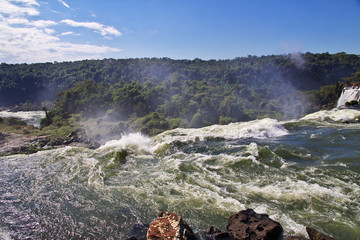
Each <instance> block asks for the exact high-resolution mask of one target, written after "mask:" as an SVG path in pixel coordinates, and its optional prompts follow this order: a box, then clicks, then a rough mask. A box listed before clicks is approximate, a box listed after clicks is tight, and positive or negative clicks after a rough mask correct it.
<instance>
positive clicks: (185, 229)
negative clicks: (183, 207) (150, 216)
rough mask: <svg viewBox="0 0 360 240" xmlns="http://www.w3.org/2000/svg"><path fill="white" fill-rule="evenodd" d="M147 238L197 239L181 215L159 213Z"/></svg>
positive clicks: (153, 239) (150, 227) (170, 239)
mask: <svg viewBox="0 0 360 240" xmlns="http://www.w3.org/2000/svg"><path fill="white" fill-rule="evenodd" d="M146 238H147V239H148V240H155V239H156V240H158V239H168V240H172V239H174V240H175V239H177V240H178V239H184V240H192V239H196V237H195V235H194V233H193V231H192V229H191V228H190V227H189V225H188V224H187V223H186V222H185V220H183V219H182V217H180V216H179V215H177V214H176V213H172V212H159V213H158V218H157V219H155V220H154V221H153V222H152V223H151V224H150V226H149V230H148V232H147V235H146Z"/></svg>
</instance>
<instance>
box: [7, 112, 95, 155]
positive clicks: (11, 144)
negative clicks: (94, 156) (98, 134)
mask: <svg viewBox="0 0 360 240" xmlns="http://www.w3.org/2000/svg"><path fill="white" fill-rule="evenodd" d="M0 129H1V131H0V156H7V155H12V154H31V153H35V152H38V151H43V150H48V149H54V148H59V147H64V146H76V147H87V148H92V149H95V148H98V147H99V146H100V143H98V142H96V141H94V140H92V139H89V138H88V137H87V134H86V132H85V130H83V129H81V128H79V127H78V126H77V125H67V126H60V127H57V128H51V127H47V128H44V129H40V128H38V127H35V126H33V125H28V124H26V122H25V121H22V120H19V119H16V118H0Z"/></svg>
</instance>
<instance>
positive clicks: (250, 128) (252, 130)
mask: <svg viewBox="0 0 360 240" xmlns="http://www.w3.org/2000/svg"><path fill="white" fill-rule="evenodd" d="M287 134H288V131H287V130H286V129H285V128H284V127H283V125H282V124H281V123H279V122H278V121H277V120H275V119H270V118H264V119H261V120H254V121H250V122H239V123H230V124H229V125H212V126H208V127H203V128H186V129H185V128H177V129H173V130H169V131H166V132H163V133H161V134H159V135H157V136H156V137H154V143H155V144H164V143H171V142H173V141H181V142H189V141H190V142H196V141H204V140H206V139H208V138H225V139H230V140H231V139H244V138H256V139H264V138H274V137H281V136H284V135H287Z"/></svg>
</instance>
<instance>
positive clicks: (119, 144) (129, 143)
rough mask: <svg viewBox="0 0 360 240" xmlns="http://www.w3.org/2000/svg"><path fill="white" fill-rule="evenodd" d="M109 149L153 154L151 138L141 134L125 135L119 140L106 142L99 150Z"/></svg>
mask: <svg viewBox="0 0 360 240" xmlns="http://www.w3.org/2000/svg"><path fill="white" fill-rule="evenodd" d="M107 149H133V150H139V151H141V150H144V151H146V152H151V138H149V137H147V136H145V135H143V134H141V133H130V134H127V135H123V136H122V137H121V138H120V139H119V140H111V141H108V142H106V143H105V144H104V145H103V146H101V147H100V148H99V150H100V151H101V150H107Z"/></svg>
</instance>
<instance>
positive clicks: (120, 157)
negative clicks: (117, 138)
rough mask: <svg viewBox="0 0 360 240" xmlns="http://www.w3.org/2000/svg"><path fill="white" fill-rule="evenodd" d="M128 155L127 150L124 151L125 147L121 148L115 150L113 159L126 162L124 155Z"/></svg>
mask: <svg viewBox="0 0 360 240" xmlns="http://www.w3.org/2000/svg"><path fill="white" fill-rule="evenodd" d="M128 155H129V153H128V151H126V150H125V149H122V150H120V151H118V152H116V155H115V160H116V161H117V162H119V163H122V164H124V163H126V157H127V156H128Z"/></svg>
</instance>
